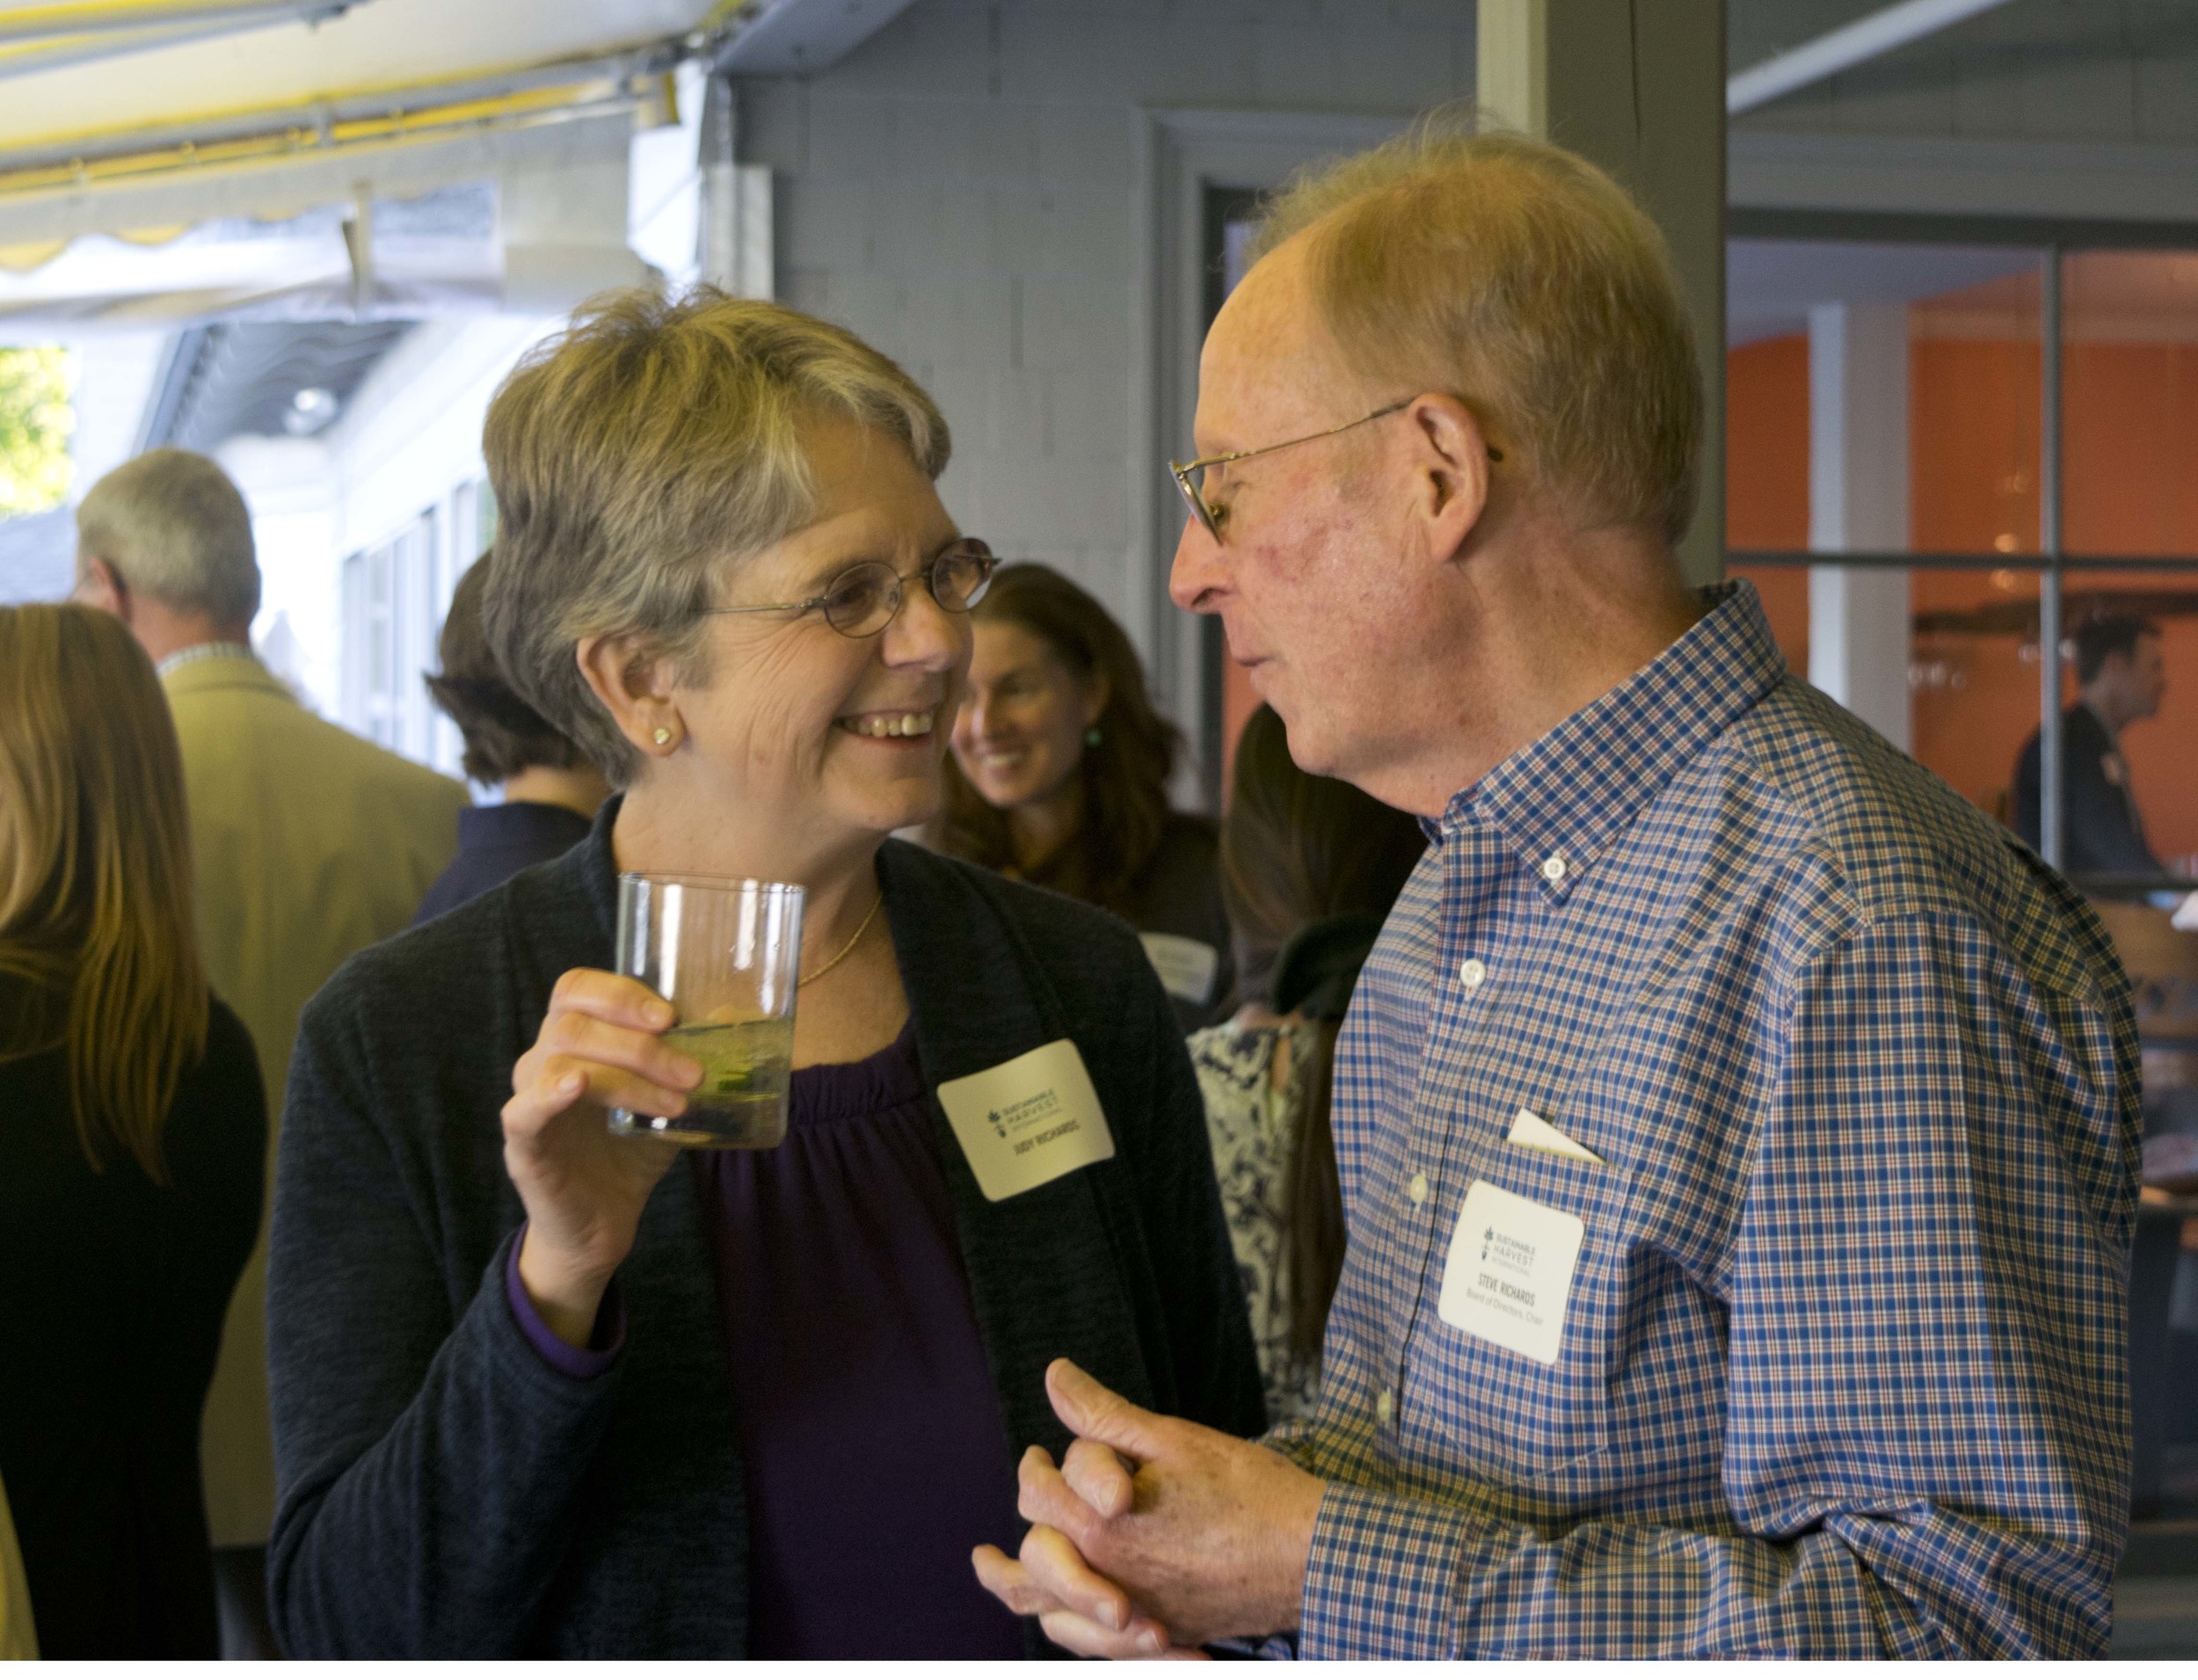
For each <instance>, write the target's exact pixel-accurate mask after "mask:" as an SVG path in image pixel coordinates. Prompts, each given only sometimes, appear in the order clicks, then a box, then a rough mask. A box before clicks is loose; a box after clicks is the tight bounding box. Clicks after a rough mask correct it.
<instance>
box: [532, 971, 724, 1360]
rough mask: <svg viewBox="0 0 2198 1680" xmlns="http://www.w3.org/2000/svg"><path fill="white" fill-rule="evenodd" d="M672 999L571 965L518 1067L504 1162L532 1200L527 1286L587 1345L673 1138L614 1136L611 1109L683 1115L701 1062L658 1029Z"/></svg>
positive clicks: (573, 1339) (547, 1318) (565, 1335)
mask: <svg viewBox="0 0 2198 1680" xmlns="http://www.w3.org/2000/svg"><path fill="white" fill-rule="evenodd" d="M672 1022H673V1009H672V1006H671V1005H670V1004H668V1003H666V1001H665V1000H663V999H662V998H660V997H659V996H658V995H657V994H656V993H654V992H651V990H650V989H649V988H648V987H647V986H645V985H642V984H641V982H640V981H638V980H634V979H629V978H625V977H623V976H622V975H617V974H608V973H605V972H603V971H600V970H597V969H571V970H569V971H566V972H565V973H564V975H563V976H561V977H560V978H559V979H558V981H557V989H556V990H555V991H554V992H553V993H551V994H550V1013H549V1014H548V1015H546V1016H545V1017H543V1020H542V1031H541V1032H540V1034H539V1035H537V1036H536V1037H535V1043H534V1047H533V1048H532V1049H531V1050H529V1051H528V1052H527V1053H526V1054H525V1055H524V1056H521V1057H520V1058H519V1061H518V1063H517V1064H516V1065H514V1066H513V1069H512V1100H511V1101H510V1102H507V1103H506V1104H505V1105H504V1167H505V1170H506V1172H508V1173H509V1174H510V1175H511V1179H512V1182H513V1185H514V1186H516V1187H517V1189H518V1190H519V1196H520V1201H522V1202H523V1203H525V1204H526V1207H527V1235H526V1240H525V1241H524V1242H523V1243H522V1244H521V1246H520V1253H519V1277H520V1283H521V1284H523V1285H524V1286H525V1287H526V1291H527V1294H528V1298H529V1299H530V1300H531V1301H532V1302H533V1303H534V1305H535V1311H536V1312H537V1313H540V1314H541V1315H542V1322H543V1323H545V1324H546V1325H548V1326H549V1327H550V1329H551V1330H552V1331H554V1332H555V1333H556V1334H557V1336H558V1338H559V1339H560V1340H562V1341H564V1342H566V1343H567V1344H568V1345H570V1346H572V1347H575V1348H581V1347H586V1345H587V1343H588V1340H589V1338H590V1336H591V1335H593V1331H594V1327H595V1315H596V1312H597V1310H598V1308H600V1306H601V1305H602V1300H603V1291H605V1290H607V1289H608V1288H609V1286H610V1280H611V1277H612V1275H613V1274H614V1273H615V1272H616V1271H617V1269H618V1268H619V1266H620V1265H621V1264H622V1262H624V1260H625V1258H626V1256H627V1255H628V1254H629V1253H630V1252H631V1251H632V1248H633V1243H634V1233H635V1232H636V1231H637V1230H638V1229H639V1227H640V1224H641V1211H642V1209H643V1208H644V1206H645V1205H646V1204H647V1203H648V1200H649V1195H650V1192H651V1191H652V1190H654V1189H656V1186H657V1182H658V1181H659V1179H661V1178H662V1177H663V1176H664V1175H665V1171H666V1168H668V1167H670V1166H671V1164H672V1162H673V1160H676V1159H677V1158H678V1156H679V1153H680V1151H679V1147H678V1145H675V1144H670V1143H664V1142H659V1141H658V1140H656V1139H654V1138H619V1137H614V1136H613V1135H612V1134H611V1132H610V1131H609V1128H608V1125H607V1124H606V1116H607V1114H608V1110H610V1109H634V1110H637V1111H638V1112H641V1113H644V1114H658V1115H666V1116H678V1115H680V1114H681V1113H682V1112H684V1110H685V1109H686V1107H687V1102H688V1093H689V1092H691V1091H693V1090H694V1088H695V1086H696V1085H697V1084H699V1083H700V1082H701V1080H702V1066H701V1064H699V1063H697V1062H695V1060H693V1059H692V1058H689V1057H686V1056H682V1055H681V1054H680V1053H679V1052H678V1051H675V1050H673V1049H672V1048H671V1047H670V1046H669V1045H667V1044H665V1043H664V1041H663V1039H662V1038H661V1037H659V1034H661V1033H662V1032H663V1031H664V1029H666V1028H667V1027H669V1026H670V1025H671V1024H672Z"/></svg>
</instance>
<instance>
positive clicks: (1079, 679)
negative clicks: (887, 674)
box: [935, 561, 1234, 1031]
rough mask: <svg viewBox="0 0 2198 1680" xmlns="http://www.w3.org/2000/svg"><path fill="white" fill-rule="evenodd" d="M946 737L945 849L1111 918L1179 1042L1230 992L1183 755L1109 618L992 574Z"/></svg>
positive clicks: (1016, 574) (1043, 583)
mask: <svg viewBox="0 0 2198 1680" xmlns="http://www.w3.org/2000/svg"><path fill="white" fill-rule="evenodd" d="M976 616H977V622H976V632H977V644H976V651H975V653H974V656H973V657H972V660H971V663H970V672H969V686H968V690H967V698H966V699H965V700H964V703H963V706H962V709H961V711H960V713H959V715H958V716H957V717H956V719H955V724H954V736H953V747H954V760H953V763H952V764H950V766H949V767H948V768H947V775H946V804H945V808H944V810H943V812H942V813H941V817H940V820H939V822H938V824H937V825H936V828H935V840H936V843H937V845H938V846H939V848H940V849H941V850H942V851H945V852H949V853H950V854H952V855H954V856H957V857H964V858H967V859H969V860H970V861H971V862H974V863H981V864H983V865H985V866H986V868H987V869H998V870H999V871H1001V873H1002V874H1003V875H1007V876H1013V877H1014V878H1015V879H1017V880H1023V881H1030V882H1034V883H1036V884H1037V885H1039V886H1043V887H1052V889H1053V890H1054V891H1057V892H1065V893H1066V894H1068V896H1069V897H1071V898H1081V899H1083V900H1084V901H1085V902H1086V903H1088V904H1095V905H1100V906H1101V907H1102V908H1103V909H1107V910H1111V911H1112V912H1114V913H1115V914H1116V915H1117V916H1119V917H1121V918H1122V919H1123V920H1124V921H1126V922H1128V923H1129V924H1130V926H1132V927H1134V928H1136V929H1137V930H1138V931H1139V933H1140V934H1142V935H1145V949H1146V955H1147V956H1150V957H1151V958H1152V960H1153V966H1154V969H1156V970H1157V971H1159V973H1160V977H1161V984H1162V985H1165V986H1166V987H1167V988H1168V996H1169V998H1170V999H1171V1000H1173V1002H1174V1003H1175V1013H1176V1015H1177V1016H1178V1018H1179V1019H1180V1020H1181V1021H1182V1022H1183V1029H1184V1030H1185V1031H1189V1030H1190V1029H1192V1028H1194V1027H1197V1026H1200V1025H1203V1024H1204V1023H1205V1022H1208V1021H1210V1020H1212V1018H1213V1011H1214V1007H1215V1006H1216V1005H1217V1004H1218V1003H1219V1001H1220V1000H1222V999H1223V998H1225V997H1226V996H1227V995H1228V992H1229V986H1230V984H1231V981H1232V979H1233V978H1234V974H1233V969H1232V964H1231V963H1230V960H1229V934H1228V920H1227V918H1226V915H1225V914H1224V913H1223V911H1222V908H1221V894H1220V883H1219V875H1218V870H1217V855H1216V841H1215V838H1214V829H1213V825H1212V823H1210V822H1208V821H1207V820H1206V819H1205V818H1203V817H1193V816H1190V815H1187V814H1186V813H1184V812H1183V811H1171V810H1170V809H1169V808H1168V777H1169V775H1171V774H1173V772H1174V770H1175V753H1176V751H1177V749H1178V748H1179V747H1180V746H1181V745H1182V740H1181V738H1180V737H1179V736H1178V735H1177V733H1176V731H1175V725H1174V724H1170V723H1169V722H1168V720H1167V719H1166V718H1164V717H1162V716H1161V715H1160V713H1159V712H1158V711H1157V710H1155V709H1154V706H1153V702H1152V699H1151V696H1150V695H1147V694H1146V688H1145V673H1144V670H1143V668H1142V667H1141V666H1140V665H1139V663H1138V658H1137V651H1136V650H1135V649H1134V648H1132V646H1131V645H1130V638H1129V637H1128V636H1124V634H1123V633H1122V627H1121V626H1120V625H1118V624H1117V623H1116V622H1114V620H1113V619H1112V618H1111V617H1110V616H1109V615H1108V614H1107V610H1106V608H1105V607H1102V606H1100V604H1099V603H1098V602H1097V601H1095V600H1093V599H1092V598H1091V597H1090V596H1089V595H1088V594H1086V593H1084V591H1082V590H1081V589H1080V588H1078V587H1077V586H1076V585H1074V584H1073V583H1071V582H1070V581H1069V580H1068V579H1067V578H1064V577H1062V576H1061V574H1060V573H1059V572H1058V571H1054V570H1053V569H1052V567H1050V566H1044V565H1039V564H1037V563H1036V562H1034V561H1023V562H1021V563H1019V564H1015V565H1011V566H1003V567H1001V569H1000V571H998V572H997V573H995V574H994V576H993V585H992V590H991V592H990V593H988V594H987V595H986V597H985V599H984V600H983V601H982V602H981V603H979V606H978V608H977V615H976Z"/></svg>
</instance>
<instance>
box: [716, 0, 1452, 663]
mask: <svg viewBox="0 0 2198 1680" xmlns="http://www.w3.org/2000/svg"><path fill="white" fill-rule="evenodd" d="M1473 90H1474V7H1473V4H1472V0H1325V4H1323V0H996V3H995V4H985V3H984V0H917V4H915V5H913V7H911V8H910V9H909V11H906V12H905V13H904V14H902V16H901V17H900V18H898V19H897V20H895V21H894V22H893V23H892V24H891V25H887V27H886V28H885V29H884V31H882V32H881V33H879V34H877V36H876V37H874V38H873V39H872V40H870V41H869V42H868V43H866V44H865V45H864V46H863V47H861V48H859V49H858V50H857V51H856V52H855V54H854V55H851V56H850V57H848V59H846V60H844V61H842V62H841V63H840V64H839V65H837V66H835V67H834V68H833V69H831V70H830V71H828V72H826V73H825V74H824V75H821V76H816V77H814V78H812V79H809V80H806V81H797V80H793V79H791V78H786V79H771V80H745V81H743V82H741V83H740V84H739V120H740V135H739V154H740V156H741V159H742V161H743V162H746V163H754V164H767V165H768V166H769V167H770V169H771V170H772V171H773V176H774V180H773V190H774V192H775V195H776V196H775V205H776V210H777V225H776V229H775V240H776V265H777V276H778V295H779V296H780V297H781V298H782V300H783V301H785V302H790V303H792V304H793V305H795V306H796V307H797V308H800V309H808V310H811V311H812V312H813V313H816V314H818V315H821V316H826V317H827V318H829V319H831V320H834V321H838V322H841V323H842V324H845V325H847V326H848V327H850V328H852V329H853V330H854V331H856V332H858V333H860V334H862V336H863V337H864V338H867V339H869V340H870V342H871V343H873V344H875V345H878V346H879V347H880V348H881V349H884V351H886V352H887V353H890V354H892V355H893V356H894V357H896V358H898V359H899V360H901V361H902V362H903V363H904V364H905V365H906V367H908V369H909V371H910V372H911V373H912V374H913V375H915V377H916V378H917V379H918V380H920V381H921V382H922V383H923V384H924V385H925V387H926V388H927V389H929V390H930V391H931V392H932V394H933V395H934V396H936V397H937V399H938V400H939V402H940V404H941V405H942V406H943V408H944V410H945V411H946V415H947V418H948V421H949V423H950V425H952V426H953V428H954V433H955V455H954V464H953V466H952V467H951V468H950V469H949V471H948V473H947V476H946V479H945V481H944V486H943V487H944V491H945V495H946V499H947V503H948V505H949V506H950V508H951V509H952V510H953V512H954V513H955V516H956V517H957V519H959V520H961V521H962V522H963V524H964V526H965V527H967V528H968V529H970V530H972V531H975V532H977V533H979V535H983V536H985V537H986V538H987V539H988V540H990V541H991V542H992V543H993V546H994V547H995V548H997V549H1000V550H1001V552H1003V553H1007V554H1011V555H1019V556H1030V557H1034V558H1040V559H1044V560H1048V561H1051V562H1052V563H1054V564H1058V565H1059V566H1060V567H1061V568H1062V569H1063V570H1065V571H1068V572H1070V573H1071V574H1073V575H1074V576H1075V577H1076V578H1078V579H1079V581H1081V582H1082V583H1083V584H1084V585H1086V586H1087V587H1088V588H1089V589H1091V590H1092V591H1093V592H1094V593H1095V594H1097V595H1098V596H1099V597H1100V599H1101V600H1104V601H1105V602H1107V604H1108V605H1109V606H1110V607H1112V608H1113V609H1114V610H1115V611H1116V613H1117V615H1119V616H1120V617H1121V619H1122V620H1123V622H1124V624H1125V625H1128V626H1130V627H1132V631H1133V633H1136V632H1137V631H1138V630H1139V629H1141V626H1142V622H1143V620H1144V619H1145V618H1146V616H1147V615H1146V614H1144V613H1142V612H1141V611H1140V610H1139V603H1135V602H1132V600H1129V599H1128V596H1129V593H1131V591H1132V587H1133V585H1132V582H1131V579H1132V552H1133V549H1134V546H1135V545H1136V544H1138V543H1139V542H1149V538H1147V537H1146V536H1145V535H1143V534H1142V533H1141V532H1140V531H1139V530H1138V529H1136V528H1133V521H1132V505H1133V503H1132V473H1133V472H1137V471H1146V472H1152V473H1158V472H1160V471H1161V463H1159V462H1133V461H1132V459H1131V452H1132V447H1133V445H1132V437H1133V434H1134V433H1135V432H1136V430H1137V424H1138V419H1139V417H1138V416H1137V415H1135V414H1134V413H1133V412H1132V407H1133V404H1134V403H1136V402H1137V401H1138V394H1139V392H1140V391H1141V389H1142V382H1140V380H1139V379H1138V378H1137V377H1135V376H1133V374H1132V356H1133V343H1132V318H1133V315H1134V312H1135V309H1136V307H1137V304H1138V302H1139V290H1140V288H1143V287H1146V286H1148V285H1150V284H1151V280H1150V277H1149V276H1147V275H1146V274H1144V273H1140V272H1139V230H1138V229H1137V228H1136V226H1135V225H1134V224H1135V220H1136V207H1137V205H1138V203H1139V180H1138V173H1139V158H1138V136H1139V133H1140V130H1141V126H1142V123H1141V118H1140V114H1139V113H1140V108H1141V107H1170V108H1200V109H1251V110H1284V111H1314V112H1336V111H1340V112H1363V113H1409V112H1413V111H1416V110H1420V109H1423V108H1425V107H1428V106H1430V105H1439V104H1443V103H1445V102H1448V101H1451V100H1454V99H1458V98H1470V97H1471V95H1472V93H1473ZM1160 559H1161V564H1162V565H1164V564H1165V561H1166V556H1160ZM1141 639H1142V637H1141V636H1140V640H1141Z"/></svg>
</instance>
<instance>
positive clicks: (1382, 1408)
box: [1374, 1388, 1397, 1425]
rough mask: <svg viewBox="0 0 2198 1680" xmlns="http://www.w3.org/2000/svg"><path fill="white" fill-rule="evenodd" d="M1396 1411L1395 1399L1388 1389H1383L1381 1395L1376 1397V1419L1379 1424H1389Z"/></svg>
mask: <svg viewBox="0 0 2198 1680" xmlns="http://www.w3.org/2000/svg"><path fill="white" fill-rule="evenodd" d="M1396 1409H1397V1403H1396V1400H1395V1399H1394V1396H1392V1395H1391V1394H1390V1393H1389V1391H1388V1390H1387V1389H1386V1388H1385V1389H1383V1390H1382V1391H1381V1392H1380V1393H1379V1394H1377V1395H1375V1396H1374V1417H1375V1420H1376V1421H1377V1422H1380V1423H1382V1424H1384V1425H1386V1424H1387V1422H1389V1418H1390V1416H1391V1415H1392V1414H1393V1413H1394V1412H1395V1410H1396Z"/></svg>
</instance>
